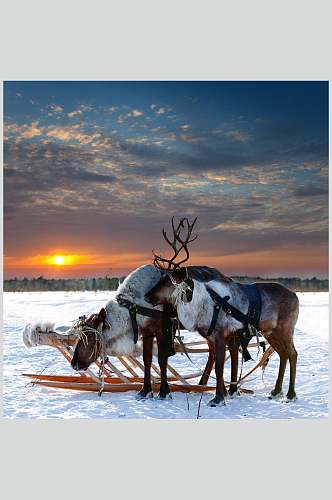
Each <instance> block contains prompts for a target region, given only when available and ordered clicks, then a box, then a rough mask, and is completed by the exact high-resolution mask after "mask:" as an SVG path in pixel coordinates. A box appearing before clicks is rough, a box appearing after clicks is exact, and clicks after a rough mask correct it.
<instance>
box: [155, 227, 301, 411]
mask: <svg viewBox="0 0 332 500" xmlns="http://www.w3.org/2000/svg"><path fill="white" fill-rule="evenodd" d="M183 221H184V220H183ZM185 221H186V224H187V237H186V238H182V236H181V232H177V233H175V232H174V231H173V232H174V237H175V239H176V240H177V242H178V243H179V244H180V245H181V246H182V249H183V250H184V251H185V253H186V258H185V259H184V260H182V261H181V262H178V263H177V264H174V258H173V259H164V258H163V257H161V256H158V255H156V257H155V265H157V266H162V267H164V265H165V264H167V266H168V268H167V271H166V274H165V275H164V276H163V277H162V278H161V280H160V281H159V283H158V284H156V285H155V286H154V287H153V288H152V289H151V290H150V292H149V293H148V294H147V298H148V300H149V301H150V302H151V303H152V304H153V305H154V306H156V305H165V304H172V305H173V306H174V307H175V308H176V310H177V314H178V318H179V321H180V322H181V323H182V325H183V326H184V327H185V328H186V329H187V330H189V331H198V332H199V333H200V334H201V335H202V336H203V337H205V338H207V340H208V343H209V346H210V354H209V360H208V363H207V366H206V368H205V373H204V375H203V377H202V380H201V383H206V380H207V378H208V374H209V371H211V368H212V365H213V362H214V360H215V372H216V378H217V385H216V395H215V397H214V398H213V399H212V400H211V401H210V402H209V405H210V406H217V405H220V404H224V398H225V396H226V394H227V390H226V387H225V384H224V378H223V371H224V361H225V351H226V346H228V348H229V351H230V355H231V390H230V392H235V391H236V390H237V386H236V382H237V371H238V341H237V337H238V333H237V332H239V331H241V329H242V328H243V324H242V323H241V322H239V320H238V319H235V318H234V317H233V316H232V315H231V314H229V311H227V307H226V308H223V307H220V310H219V311H217V319H216V323H215V326H214V328H213V331H212V332H211V324H212V321H213V317H214V313H215V302H214V301H213V299H212V297H213V296H217V297H219V298H223V299H224V302H225V301H226V303H229V305H230V307H231V306H233V307H234V308H236V309H237V311H240V314H241V312H242V314H244V315H245V314H249V304H250V301H249V297H248V294H247V292H246V289H245V287H244V286H243V285H241V284H240V283H235V282H234V281H233V280H231V279H230V278H226V277H223V278H221V279H220V278H217V279H215V278H213V279H212V280H211V281H209V282H208V283H206V282H205V283H204V282H203V283H202V282H200V281H198V280H196V279H195V277H193V278H190V276H189V272H188V271H189V268H186V267H180V264H183V263H184V262H186V261H187V260H188V259H189V251H188V244H189V243H190V242H191V241H193V238H191V233H192V229H193V226H194V224H195V221H196V219H195V221H194V222H193V223H192V224H190V223H189V221H188V220H185ZM172 226H173V230H174V225H173V224H172ZM163 234H164V231H163ZM164 237H165V234H164ZM165 239H166V241H168V242H169V240H168V238H165ZM171 246H172V248H173V245H171ZM173 250H174V248H173ZM207 285H208V286H207ZM254 285H255V286H256V287H257V288H256V290H257V291H258V293H259V295H260V301H261V311H260V317H259V322H258V325H257V326H258V329H259V330H260V331H261V333H262V335H263V336H264V337H265V338H266V339H267V340H268V342H269V343H270V345H271V346H272V347H273V348H274V349H275V351H276V352H277V353H278V355H279V358H280V363H279V373H278V377H277V381H276V384H275V387H274V389H273V390H272V391H271V394H270V397H271V398H274V397H277V396H279V395H281V394H282V384H283V379H284V373H285V368H286V364H287V361H289V363H290V380H289V388H288V392H287V395H286V401H291V400H294V399H295V398H296V393H295V377H296V363H297V352H296V350H295V347H294V343H293V333H294V327H295V324H296V321H297V317H298V312H299V301H298V298H297V296H296V294H295V293H293V292H291V291H290V290H288V289H287V288H286V287H284V286H282V285H280V284H278V283H268V282H267V283H257V284H254ZM209 289H210V292H209ZM211 289H212V292H211ZM211 294H212V295H211ZM228 301H229V302H228ZM224 309H226V312H225V310H224ZM209 334H210V336H209Z"/></svg>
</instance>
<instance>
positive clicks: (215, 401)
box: [207, 396, 226, 407]
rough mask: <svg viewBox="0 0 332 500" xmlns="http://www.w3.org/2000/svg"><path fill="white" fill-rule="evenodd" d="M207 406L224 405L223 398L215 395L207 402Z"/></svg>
mask: <svg viewBox="0 0 332 500" xmlns="http://www.w3.org/2000/svg"><path fill="white" fill-rule="evenodd" d="M207 405H208V406H211V407H215V406H226V403H225V399H224V398H222V397H221V396H215V397H214V398H213V399H211V401H209V402H208V404H207Z"/></svg>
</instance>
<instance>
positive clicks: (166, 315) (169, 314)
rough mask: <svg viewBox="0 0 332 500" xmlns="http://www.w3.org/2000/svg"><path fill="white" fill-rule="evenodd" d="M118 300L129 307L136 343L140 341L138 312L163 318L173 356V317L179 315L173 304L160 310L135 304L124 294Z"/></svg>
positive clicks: (121, 304)
mask: <svg viewBox="0 0 332 500" xmlns="http://www.w3.org/2000/svg"><path fill="white" fill-rule="evenodd" d="M116 300H117V302H118V304H119V305H120V306H122V307H125V308H126V309H128V312H129V316H130V319H131V325H132V328H133V332H134V343H135V344H137V341H138V324H137V318H136V314H141V315H142V316H147V317H149V318H159V319H161V320H162V325H163V332H164V333H165V335H166V336H167V337H168V338H169V353H170V354H169V355H170V356H172V355H173V354H175V351H174V346H173V333H172V325H171V318H176V317H177V315H176V310H175V309H174V308H173V306H171V305H170V306H169V307H165V306H164V311H159V310H158V309H151V308H148V307H144V306H140V305H138V304H134V302H130V300H127V299H125V298H124V297H123V296H122V295H119V296H118V297H116Z"/></svg>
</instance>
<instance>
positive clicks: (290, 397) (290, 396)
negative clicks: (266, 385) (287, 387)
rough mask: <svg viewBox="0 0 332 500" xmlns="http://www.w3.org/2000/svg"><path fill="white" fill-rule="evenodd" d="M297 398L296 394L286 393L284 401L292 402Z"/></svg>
mask: <svg viewBox="0 0 332 500" xmlns="http://www.w3.org/2000/svg"><path fill="white" fill-rule="evenodd" d="M296 400H297V396H296V394H295V393H294V394H286V397H285V399H284V401H285V403H292V402H294V401H296Z"/></svg>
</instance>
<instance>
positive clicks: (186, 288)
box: [145, 217, 197, 305]
mask: <svg viewBox="0 0 332 500" xmlns="http://www.w3.org/2000/svg"><path fill="white" fill-rule="evenodd" d="M196 220H197V217H196V219H194V221H193V222H192V223H190V222H189V220H188V219H187V218H184V217H182V218H181V219H180V221H179V223H178V225H177V227H175V225H174V217H172V230H173V239H171V238H169V237H168V236H167V233H166V231H165V229H164V228H163V230H162V233H163V236H164V239H165V240H166V242H167V243H168V244H169V245H170V246H171V248H172V249H173V252H174V254H173V256H172V257H171V258H170V259H166V258H164V257H161V256H160V255H157V254H155V253H154V252H153V254H154V265H155V266H156V267H158V268H159V269H162V270H163V271H164V272H165V271H166V274H165V276H164V277H163V278H162V279H161V280H160V281H159V282H158V283H157V285H156V286H154V287H153V288H152V289H151V290H150V291H149V292H148V293H147V294H146V296H145V297H146V299H147V300H148V301H149V302H150V303H151V304H153V305H158V304H165V303H167V302H168V303H169V302H171V303H173V305H176V303H177V301H178V300H179V299H180V298H181V299H182V300H185V301H187V302H190V301H191V299H192V294H193V285H194V283H193V281H192V280H191V279H190V278H189V276H188V270H187V268H186V267H180V266H181V264H184V263H185V262H187V261H188V260H189V251H188V245H189V243H191V242H192V241H194V240H196V238H197V235H196V236H194V237H192V238H191V233H192V230H193V228H194V225H195V223H196ZM184 231H186V236H183V235H182V233H183V232H184ZM182 251H184V252H185V256H184V258H182V260H180V261H179V262H175V261H176V258H177V257H178V256H179V255H180V253H181V252H182Z"/></svg>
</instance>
